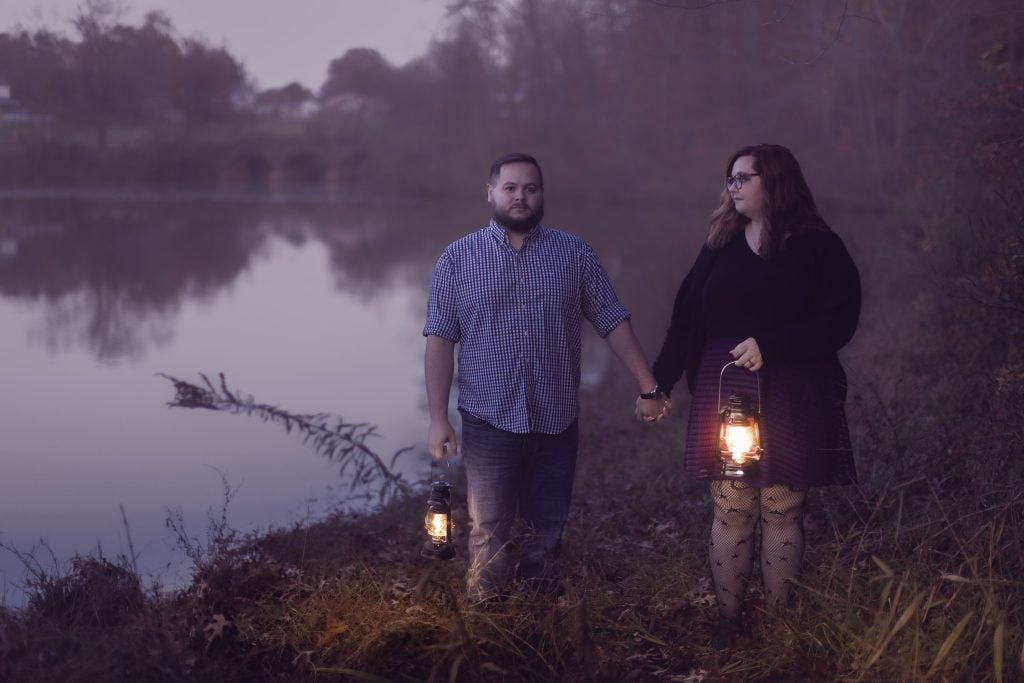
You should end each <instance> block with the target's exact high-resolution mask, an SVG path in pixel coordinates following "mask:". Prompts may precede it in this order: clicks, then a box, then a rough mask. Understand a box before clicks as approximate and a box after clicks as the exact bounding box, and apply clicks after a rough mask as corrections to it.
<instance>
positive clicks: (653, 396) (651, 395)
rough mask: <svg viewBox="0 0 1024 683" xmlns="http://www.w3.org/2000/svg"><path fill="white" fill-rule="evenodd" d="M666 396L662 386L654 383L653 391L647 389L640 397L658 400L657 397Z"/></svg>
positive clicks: (647, 399) (646, 399)
mask: <svg viewBox="0 0 1024 683" xmlns="http://www.w3.org/2000/svg"><path fill="white" fill-rule="evenodd" d="M664 396H665V392H664V391H662V390H661V387H659V386H658V385H657V384H655V385H654V390H653V391H647V392H644V393H641V394H640V398H642V399H644V400H645V401H656V400H657V399H659V398H662V397H664Z"/></svg>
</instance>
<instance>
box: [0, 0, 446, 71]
mask: <svg viewBox="0 0 1024 683" xmlns="http://www.w3.org/2000/svg"><path fill="white" fill-rule="evenodd" d="M84 4H85V2H84V0H2V2H0V32H4V31H9V30H11V29H12V28H15V27H17V26H22V27H24V28H27V29H30V30H31V29H35V28H39V27H40V26H46V27H48V28H56V29H59V30H60V31H63V32H69V33H70V32H71V31H72V28H71V26H70V21H71V19H73V18H74V16H75V15H76V13H77V8H78V7H79V6H83V5H84ZM119 4H120V6H121V7H122V8H123V9H124V15H123V20H124V21H125V22H127V23H131V24H137V23H138V22H139V21H141V19H142V17H143V16H145V14H146V13H147V12H149V11H153V10H159V11H161V12H163V13H164V14H166V15H167V16H168V17H169V18H170V20H171V22H172V23H173V25H174V27H175V28H176V29H177V31H178V32H179V33H180V34H181V35H182V36H184V37H192V36H201V37H203V38H205V39H206V40H207V41H208V42H209V43H211V44H213V45H215V46H224V47H226V48H227V49H228V51H229V52H230V53H231V54H232V55H233V56H234V57H236V58H237V59H239V60H240V61H241V62H242V63H243V64H244V65H245V68H246V71H247V73H248V74H249V76H250V77H252V78H253V79H255V80H256V81H257V84H258V86H259V87H260V88H272V87H280V86H282V85H286V84H288V83H290V82H292V81H299V82H300V83H302V84H303V85H305V86H307V87H308V88H311V89H313V90H316V89H317V88H319V87H320V85H321V84H322V83H323V81H324V78H325V76H326V73H327V65H328V63H329V62H330V61H331V60H332V59H334V58H335V57H340V56H341V55H342V54H344V52H345V51H346V50H348V49H350V48H353V47H372V48H375V49H377V50H379V51H380V53H381V54H382V55H384V57H385V58H386V59H388V60H389V61H391V62H392V64H394V65H395V66H400V65H402V64H404V63H406V62H407V61H409V60H410V59H413V58H415V57H417V56H419V55H421V54H423V53H424V52H425V51H426V49H427V46H428V45H429V43H430V40H431V38H433V37H436V36H439V35H440V34H439V32H440V30H441V24H442V22H441V20H442V19H443V17H444V14H445V5H447V4H448V3H447V1H446V0H300V2H296V3H286V2H282V1H281V0H121V2H120V3H119Z"/></svg>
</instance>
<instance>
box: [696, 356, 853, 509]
mask: <svg viewBox="0 0 1024 683" xmlns="http://www.w3.org/2000/svg"><path fill="white" fill-rule="evenodd" d="M741 341H742V339H740V338H737V339H709V340H708V341H707V343H706V344H705V346H704V352H703V355H702V357H701V362H700V366H699V368H698V371H697V381H696V383H695V386H694V390H693V399H692V401H691V403H690V417H689V423H688V425H687V431H686V454H685V462H686V473H687V474H688V475H689V476H691V477H693V478H694V479H726V478H727V477H725V476H724V475H723V474H722V463H721V461H720V460H719V459H718V421H719V410H720V408H721V407H722V405H724V404H728V402H729V396H730V395H732V394H746V395H748V396H750V397H751V399H752V404H753V405H754V406H755V407H757V395H758V387H757V377H756V376H755V373H752V372H750V371H749V370H746V369H744V368H738V367H735V366H731V367H730V368H729V369H727V370H726V371H725V374H724V376H722V390H721V397H722V398H721V401H722V405H720V404H719V390H718V389H719V387H718V385H719V373H720V372H721V370H722V366H724V365H725V364H726V363H728V362H730V361H732V360H733V358H732V356H731V355H729V350H730V349H732V348H733V347H735V346H736V344H738V343H739V342H741ZM757 374H759V375H760V376H761V390H760V395H761V401H762V405H761V443H762V446H763V447H764V453H763V454H762V456H761V461H760V462H759V463H758V464H757V465H756V466H755V467H753V468H752V469H749V470H747V471H746V472H745V474H744V476H743V477H742V478H741V479H740V481H745V482H747V483H748V484H750V485H751V486H756V487H758V488H764V487H766V486H772V485H775V484H784V485H787V486H790V487H793V488H796V489H806V488H807V487H809V486H824V485H828V484H849V483H852V482H853V481H855V479H856V473H855V470H854V464H853V452H852V450H851V448H850V430H849V427H848V426H847V423H846V411H845V409H844V407H843V404H844V403H845V401H846V376H845V374H844V373H843V369H842V366H841V365H840V364H839V360H838V359H836V358H831V359H821V360H812V361H778V362H774V363H773V362H772V361H771V359H770V358H768V359H765V365H764V367H763V368H762V369H761V371H760V372H758V373H757ZM745 470H746V468H745Z"/></svg>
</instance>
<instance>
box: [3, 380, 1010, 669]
mask: <svg viewBox="0 0 1024 683" xmlns="http://www.w3.org/2000/svg"><path fill="white" fill-rule="evenodd" d="M628 394H629V391H628V389H627V388H615V389H613V390H608V391H606V392H603V394H602V395H603V396H606V397H607V398H604V399H602V398H599V397H595V398H591V399H590V400H589V401H588V402H587V409H586V412H585V414H584V415H583V417H582V420H581V423H582V427H583V429H582V433H583V443H582V448H581V457H580V463H579V471H578V479H577V487H576V490H575V492H574V504H573V512H572V518H571V520H570V523H569V526H568V529H567V533H566V538H565V548H564V565H565V566H564V572H565V581H564V589H565V592H564V595H563V596H562V597H561V598H559V599H553V598H550V597H547V596H543V595H531V594H522V595H518V596H516V597H514V598H513V599H511V600H509V601H507V602H505V603H501V604H499V605H497V606H492V607H488V608H486V609H480V608H471V607H469V606H467V605H466V604H465V601H464V598H463V584H462V577H463V572H464V570H465V568H466V559H465V552H464V550H463V549H464V547H465V546H464V543H465V534H466V531H467V522H466V515H465V507H464V502H463V501H461V500H459V501H457V502H458V511H457V518H456V523H457V532H458V534H459V540H460V546H459V547H460V554H459V557H458V558H457V559H456V560H454V561H452V562H449V563H437V562H431V561H429V560H425V559H422V558H421V557H420V556H419V549H420V547H421V544H422V542H423V537H422V534H421V532H420V524H421V519H422V515H423V511H424V501H425V496H422V495H420V496H413V497H412V498H400V499H398V500H397V501H395V502H393V503H392V504H390V505H388V506H387V507H385V508H384V509H382V510H381V511H380V512H379V514H376V515H372V516H366V517H363V516H352V515H343V514H338V515H337V516H334V517H332V518H329V519H325V520H323V521H321V522H318V523H316V524H312V525H309V526H305V527H302V528H296V529H291V530H277V531H271V532H269V533H266V534H263V535H261V536H259V537H253V538H248V539H243V540H238V541H235V542H230V543H225V544H223V547H221V548H220V549H219V550H217V551H216V552H214V553H212V554H210V555H206V556H197V557H196V560H197V567H196V574H195V579H194V581H193V583H192V584H191V585H190V586H189V587H188V588H187V589H186V590H184V591H182V592H179V593H175V594H171V595H166V594H159V593H157V592H155V591H152V590H149V589H147V588H146V587H144V586H142V585H141V583H140V580H139V578H138V577H137V576H136V575H135V574H134V573H133V572H132V571H131V569H130V566H129V564H128V563H127V562H121V563H118V562H111V561H107V560H101V559H95V558H91V559H90V558H79V559H78V560H76V562H75V564H74V566H73V568H72V569H71V570H70V571H69V572H68V573H67V574H66V575H63V576H45V577H40V579H39V581H38V585H37V586H36V588H35V592H34V595H33V596H32V598H31V601H30V602H29V604H28V607H27V608H26V609H25V610H24V611H21V612H18V613H6V614H3V615H2V617H0V624H2V626H0V654H2V657H0V679H2V680H9V681H57V680H60V681H75V680H80V681H103V680H136V681H188V680H201V681H232V680H236V681H251V680H283V681H303V680H317V681H330V680H353V681H381V680H390V681H442V680H443V681H502V680H508V681H626V680H635V681H720V680H728V681H835V680H851V681H855V680H863V681H887V680H950V681H961V680H971V681H987V680H990V681H1011V680H1020V676H1021V675H1022V672H1024V667H1022V662H1021V659H1022V657H1024V652H1022V645H1024V634H1022V631H1021V624H1022V623H1024V614H1022V611H1024V608H1022V607H1021V606H1022V605H1024V586H1022V583H1021V581H1020V576H1021V568H1022V566H1024V563H1022V558H1024V548H1022V541H1021V538H1022V536H1024V533H1022V532H1024V525H1022V523H1021V522H1022V516H1024V494H1022V493H1021V492H1020V491H1019V490H1018V489H1017V487H1016V486H1015V484H1014V482H1013V481H1012V480H1008V479H1005V478H1002V477H998V476H992V477H989V478H988V480H987V481H976V482H974V484H975V485H974V486H971V487H970V488H969V489H964V490H963V491H960V490H958V489H956V488H952V484H951V483H950V481H951V480H950V479H949V478H948V477H947V479H946V480H945V481H944V482H937V481H935V480H933V479H930V478H928V477H917V478H914V477H909V478H903V479H899V478H897V477H896V476H895V474H894V473H893V470H891V468H884V467H880V466H879V465H878V464H877V463H875V464H873V465H871V466H869V467H867V468H862V469H865V470H866V473H867V474H868V476H869V481H866V482H862V484H861V486H860V487H849V488H846V489H821V490H815V491H812V493H811V495H810V505H809V512H808V516H807V532H808V551H807V555H806V560H805V572H804V574H803V576H802V577H801V581H802V585H801V587H800V589H799V591H798V592H797V596H796V600H795V602H794V605H793V606H792V608H791V609H790V610H789V611H788V612H786V613H785V614H784V615H782V616H780V617H778V618H769V617H767V616H765V615H763V614H762V612H760V611H759V610H758V606H759V605H760V604H761V596H760V595H759V593H758V592H757V589H756V588H755V589H754V590H753V591H752V593H751V596H750V603H751V605H752V606H753V615H754V619H753V621H754V628H753V633H752V635H751V636H750V637H749V638H743V639H741V641H740V642H739V643H738V646H737V647H736V648H734V649H733V650H731V651H728V652H716V651H714V650H712V649H711V648H710V647H709V645H708V643H709V641H710V636H711V628H712V625H713V624H714V619H715V608H714V598H713V594H712V592H711V589H710V584H709V581H708V570H707V566H706V553H705V544H706V540H705V539H706V533H707V530H708V528H709V523H710V504H709V501H708V499H707V494H706V491H705V488H704V487H703V486H701V485H698V484H694V483H692V482H687V481H686V480H684V479H683V477H682V475H681V461H680V457H679V447H680V443H681V439H682V435H683V423H684V420H683V419H682V417H681V416H679V415H677V416H675V417H674V418H673V419H672V420H671V421H670V422H669V423H666V424H662V425H656V426H653V427H652V426H646V425H639V424H636V423H634V422H631V420H630V415H629V412H628V405H627V406H625V407H624V406H623V405H622V401H621V397H622V396H624V395H625V396H628ZM605 403H607V404H608V405H604V404H605ZM627 403H628V401H627ZM612 404H614V405H612ZM852 410H853V412H854V413H855V414H856V416H857V418H858V420H859V424H860V425H861V426H862V427H864V425H867V426H868V427H870V429H862V430H861V432H862V433H861V437H860V441H861V443H863V442H865V441H866V442H868V443H866V444H865V445H866V446H868V448H873V449H874V448H880V447H883V446H884V445H885V439H886V438H888V437H887V436H886V435H885V434H884V433H883V431H882V429H881V428H882V427H883V426H884V424H885V418H884V416H883V415H882V414H880V413H879V412H878V409H877V407H874V408H871V409H868V408H867V407H865V406H864V405H863V404H862V403H861V404H856V403H855V405H853V406H852ZM875 427H878V430H877V431H872V430H873V429H874V428H875ZM873 439H874V440H875V441H872V440H873ZM890 446H891V444H890ZM873 455H874V456H877V455H878V452H877V451H874V452H873ZM863 460H865V458H863V457H862V461H863ZM887 473H888V474H887ZM948 474H949V475H950V477H952V476H953V475H954V474H955V473H954V472H949V473H948ZM883 475H886V476H888V477H889V478H888V479H883V478H882V476H883ZM944 487H945V488H944ZM980 488H984V489H985V491H986V493H985V495H984V496H982V497H981V498H978V497H976V495H975V494H976V492H977V491H978V490H980ZM456 491H457V493H458V492H463V491H464V487H463V486H461V485H459V486H458V488H457V489H456ZM754 585H755V586H756V585H757V581H755V582H754Z"/></svg>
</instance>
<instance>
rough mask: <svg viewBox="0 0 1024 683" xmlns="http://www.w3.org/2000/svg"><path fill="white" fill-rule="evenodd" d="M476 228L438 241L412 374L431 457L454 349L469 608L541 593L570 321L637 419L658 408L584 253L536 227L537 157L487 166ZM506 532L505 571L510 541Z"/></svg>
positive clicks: (574, 391)
mask: <svg viewBox="0 0 1024 683" xmlns="http://www.w3.org/2000/svg"><path fill="white" fill-rule="evenodd" d="M487 200H488V202H489V203H490V205H491V212H492V218H491V222H490V224H489V225H488V226H487V227H484V228H482V229H480V230H478V231H477V232H474V233H471V234H469V235H467V236H466V237H463V238H462V239H460V240H458V241H456V242H453V243H452V244H450V245H449V246H448V247H447V248H446V249H445V250H444V252H443V253H442V254H441V257H440V259H438V262H437V265H436V267H435V269H434V275H433V279H432V281H431V284H430V295H429V298H428V302H427V322H426V326H425V327H424V329H423V334H424V336H425V337H426V339H427V348H426V355H425V362H424V366H425V375H426V384H427V403H428V406H429V410H430V430H429V433H428V436H427V445H428V448H429V450H430V454H431V455H432V456H433V457H434V458H436V459H443V458H445V457H448V456H450V455H453V454H454V453H455V452H456V451H457V449H458V446H457V444H458V441H457V440H456V437H455V430H454V429H453V428H452V424H451V422H450V421H449V419H448V399H449V393H450V390H451V384H452V374H453V370H454V348H455V344H456V343H459V344H460V349H459V412H460V413H461V415H462V454H463V462H464V466H465V470H466V480H467V487H468V491H467V494H468V503H469V516H470V522H471V529H470V536H469V560H470V570H469V575H468V577H467V583H468V592H469V598H470V600H471V601H479V600H483V599H486V598H489V597H492V596H495V595H500V594H501V593H502V592H503V591H504V590H505V589H506V588H507V586H508V584H509V582H510V581H511V580H512V579H513V578H517V579H520V580H525V581H533V582H536V583H538V584H539V585H540V586H541V587H550V585H551V582H552V580H553V579H554V578H555V572H554V571H553V569H552V566H551V563H552V561H553V560H554V559H555V557H556V555H557V552H558V547H559V544H560V541H561V536H562V529H563V527H564V526H565V522H566V519H567V518H568V514H569V499H570V496H571V494H572V484H573V476H574V474H575V468H576V453H577V446H578V442H579V438H578V431H577V424H576V418H577V414H578V412H579V381H580V333H581V319H582V318H584V317H585V318H586V319H587V320H589V321H590V323H591V324H592V325H593V326H594V328H595V330H596V331H597V333H598V334H599V335H600V336H601V337H604V338H605V339H607V340H608V343H609V345H610V346H611V348H612V350H613V351H614V352H615V354H616V355H617V356H618V357H619V358H620V359H621V361H622V362H623V363H624V364H625V365H626V367H627V368H628V369H629V371H630V372H631V373H632V374H633V377H634V378H635V379H636V381H637V384H638V385H639V387H640V397H639V398H638V399H637V407H636V411H637V418H638V419H642V420H646V421H655V420H658V419H661V418H662V417H664V416H666V415H667V414H668V411H669V410H670V407H671V406H670V404H669V402H668V401H667V399H665V398H664V397H663V395H662V392H661V391H660V389H658V387H657V386H656V384H655V381H654V376H653V375H652V374H651V370H650V366H649V364H648V362H647V358H646V356H645V355H644V352H643V350H642V349H641V348H640V344H639V343H638V342H637V339H636V335H635V334H634V333H633V328H632V326H631V324H630V320H629V318H630V315H629V311H627V310H626V308H625V307H624V306H623V305H622V304H621V303H619V301H618V299H617V297H616V296H615V292H614V290H613V289H612V286H611V283H610V282H609V279H608V275H607V273H606V272H605V270H604V268H602V266H601V264H600V262H599V261H598V259H597V256H596V255H595V254H594V252H593V251H592V250H591V248H590V246H589V245H588V244H587V243H586V242H584V241H583V240H581V239H579V238H577V237H575V236H573V235H569V234H568V233H565V232H562V231H560V230H556V229H554V228H551V227H548V226H546V225H544V224H542V223H541V220H542V219H543V217H544V181H543V177H542V174H541V169H540V165H539V164H538V163H537V160H536V159H534V158H533V157H531V156H528V155H525V154H508V155H505V156H502V157H500V158H499V159H497V160H496V161H495V162H494V164H493V165H492V166H491V171H490V177H489V182H488V184H487ZM517 521H518V522H519V523H520V524H521V526H522V527H523V528H522V534H520V535H519V537H518V539H517V540H518V547H519V558H518V566H516V565H515V562H516V558H515V557H514V556H513V552H512V547H511V545H510V543H511V541H512V540H513V531H514V530H513V525H514V523H515V522H517Z"/></svg>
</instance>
